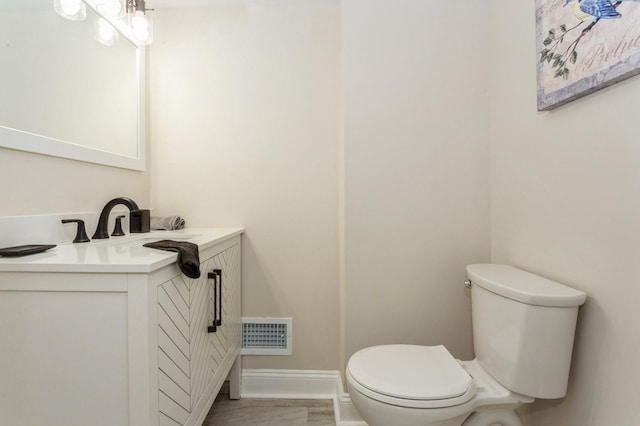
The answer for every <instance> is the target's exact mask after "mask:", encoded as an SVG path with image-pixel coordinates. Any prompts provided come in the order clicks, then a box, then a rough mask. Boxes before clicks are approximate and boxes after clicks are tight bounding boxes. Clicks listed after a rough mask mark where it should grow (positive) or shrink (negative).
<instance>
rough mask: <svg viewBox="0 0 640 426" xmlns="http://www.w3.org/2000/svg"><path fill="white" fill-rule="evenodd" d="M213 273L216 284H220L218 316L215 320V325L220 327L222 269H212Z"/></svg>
mask: <svg viewBox="0 0 640 426" xmlns="http://www.w3.org/2000/svg"><path fill="white" fill-rule="evenodd" d="M213 273H214V274H216V275H217V276H218V283H219V284H220V297H218V315H219V317H218V318H217V319H216V325H222V269H214V270H213Z"/></svg>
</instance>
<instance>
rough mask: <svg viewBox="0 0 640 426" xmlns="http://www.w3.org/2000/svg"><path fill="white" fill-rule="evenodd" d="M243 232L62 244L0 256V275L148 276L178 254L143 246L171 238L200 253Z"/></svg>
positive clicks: (190, 231)
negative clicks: (9, 273)
mask: <svg viewBox="0 0 640 426" xmlns="http://www.w3.org/2000/svg"><path fill="white" fill-rule="evenodd" d="M243 232H244V229H242V228H187V229H182V230H179V231H151V232H149V233H143V234H127V235H125V236H122V237H111V238H109V239H105V240H95V241H91V242H89V243H78V244H74V243H65V244H60V245H58V246H57V247H54V248H52V249H50V250H48V251H46V252H43V253H39V254H33V255H28V256H23V257H0V272H84V273H149V272H153V271H155V270H157V269H159V268H161V267H163V266H166V265H170V264H172V263H174V262H175V261H176V259H177V256H178V255H177V254H176V253H173V252H169V251H162V250H157V249H152V248H147V247H142V245H143V244H146V243H148V242H151V241H158V240H172V239H173V240H176V241H189V242H192V243H195V244H197V245H198V247H199V249H200V251H202V250H204V249H206V248H208V247H211V246H213V245H215V244H218V243H221V242H223V241H225V240H228V239H230V238H233V237H235V236H236V235H240V234H242V233H243Z"/></svg>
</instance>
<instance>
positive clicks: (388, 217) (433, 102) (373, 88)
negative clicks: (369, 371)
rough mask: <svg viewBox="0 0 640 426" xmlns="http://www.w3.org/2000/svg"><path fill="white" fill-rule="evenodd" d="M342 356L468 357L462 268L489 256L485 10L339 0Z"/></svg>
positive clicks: (416, 0) (470, 4)
mask: <svg viewBox="0 0 640 426" xmlns="http://www.w3.org/2000/svg"><path fill="white" fill-rule="evenodd" d="M343 31H344V93H345V95H344V102H345V114H344V126H345V140H344V145H345V151H344V152H345V253H346V255H345V274H346V281H345V290H344V292H345V312H346V316H345V321H346V325H345V333H346V335H345V359H348V357H349V356H350V355H351V354H352V353H353V352H354V351H356V350H358V349H360V348H363V347H365V346H370V345H376V344H385V343H413V344H428V345H436V344H444V345H446V346H447V348H448V349H449V350H450V351H451V352H452V353H453V354H454V355H455V356H457V357H460V358H463V359H470V358H471V357H472V343H471V319H470V300H469V295H468V294H467V293H465V291H464V288H463V283H464V281H465V279H466V277H465V266H466V265H467V264H468V263H479V262H487V261H488V260H489V172H488V166H489V151H488V149H489V140H488V125H489V120H488V109H487V88H486V78H487V76H486V72H485V68H486V60H485V49H486V37H487V34H488V20H487V9H486V7H485V5H484V4H483V3H481V2H477V1H472V0H466V1H459V2H425V1H422V0H399V1H388V0H345V1H344V2H343Z"/></svg>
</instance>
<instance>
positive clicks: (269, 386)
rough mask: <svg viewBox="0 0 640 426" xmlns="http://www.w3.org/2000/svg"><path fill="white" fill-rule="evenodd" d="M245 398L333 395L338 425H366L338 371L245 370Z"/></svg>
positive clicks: (312, 397)
mask: <svg viewBox="0 0 640 426" xmlns="http://www.w3.org/2000/svg"><path fill="white" fill-rule="evenodd" d="M240 394H241V397H242V398H276V399H331V400H333V408H334V411H335V414H336V425H337V426H367V424H366V423H365V422H364V420H362V418H361V417H360V415H359V414H358V412H357V411H356V409H355V407H354V406H353V404H352V403H351V398H350V397H349V394H347V393H345V392H344V389H343V387H342V378H341V376H340V373H339V372H338V371H317V370H242V387H241V392H240Z"/></svg>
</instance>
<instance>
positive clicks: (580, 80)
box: [536, 0, 640, 111]
mask: <svg viewBox="0 0 640 426" xmlns="http://www.w3.org/2000/svg"><path fill="white" fill-rule="evenodd" d="M536 30H537V63H538V110H540V111H546V110H551V109H554V108H557V107H559V106H561V105H564V104H566V103H568V102H571V101H573V100H575V99H577V98H580V97H582V96H585V95H588V94H590V93H593V92H595V91H596V90H600V89H602V88H604V87H607V86H610V85H612V84H614V83H617V82H619V81H621V80H624V79H626V78H629V77H631V76H633V75H635V74H638V73H640V0H617V1H616V0H536Z"/></svg>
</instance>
